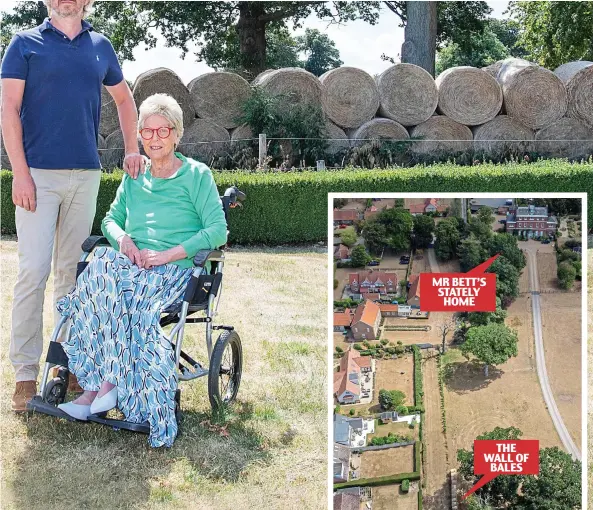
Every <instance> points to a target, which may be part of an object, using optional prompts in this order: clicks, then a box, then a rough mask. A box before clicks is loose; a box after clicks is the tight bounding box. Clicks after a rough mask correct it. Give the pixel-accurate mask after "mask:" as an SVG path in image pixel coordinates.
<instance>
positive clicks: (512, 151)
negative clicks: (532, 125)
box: [473, 115, 535, 157]
mask: <svg viewBox="0 0 593 510" xmlns="http://www.w3.org/2000/svg"><path fill="white" fill-rule="evenodd" d="M473 134H474V151H475V152H476V153H477V154H478V155H481V154H485V155H488V156H494V157H504V156H520V155H523V154H525V153H526V152H531V151H532V150H533V143H532V142H533V139H534V136H535V135H534V133H533V131H532V130H531V129H529V128H528V127H527V126H524V125H523V124H521V123H519V122H517V121H516V120H514V119H512V118H511V117H509V116H508V115H498V116H496V117H494V119H492V120H491V121H489V122H486V123H485V124H482V125H481V126H477V127H475V128H473Z"/></svg>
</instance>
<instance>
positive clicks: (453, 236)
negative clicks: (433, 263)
mask: <svg viewBox="0 0 593 510" xmlns="http://www.w3.org/2000/svg"><path fill="white" fill-rule="evenodd" d="M457 227H458V223H457V220H456V219H455V218H445V219H444V220H443V221H441V222H439V224H438V225H437V226H436V228H435V236H436V240H435V243H434V251H435V253H436V256H437V257H438V258H439V259H441V260H449V259H451V258H453V257H454V256H455V254H456V253H457V245H458V244H459V241H460V239H461V236H460V234H459V230H458V229H457Z"/></svg>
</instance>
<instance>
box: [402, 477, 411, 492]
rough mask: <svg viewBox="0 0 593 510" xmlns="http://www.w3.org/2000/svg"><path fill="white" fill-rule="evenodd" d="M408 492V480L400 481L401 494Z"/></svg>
mask: <svg viewBox="0 0 593 510" xmlns="http://www.w3.org/2000/svg"><path fill="white" fill-rule="evenodd" d="M409 490H410V480H408V479H407V478H406V479H405V480H403V481H402V492H408V491H409Z"/></svg>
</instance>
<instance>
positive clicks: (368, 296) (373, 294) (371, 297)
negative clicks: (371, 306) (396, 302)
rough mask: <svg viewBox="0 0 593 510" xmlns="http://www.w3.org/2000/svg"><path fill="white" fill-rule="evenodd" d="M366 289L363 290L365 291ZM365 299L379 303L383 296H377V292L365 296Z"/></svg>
mask: <svg viewBox="0 0 593 510" xmlns="http://www.w3.org/2000/svg"><path fill="white" fill-rule="evenodd" d="M364 290H366V289H363V291H364ZM365 299H368V300H370V301H379V299H381V295H380V294H377V293H376V292H368V293H366V295H365Z"/></svg>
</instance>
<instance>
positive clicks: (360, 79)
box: [2, 59, 593, 169]
mask: <svg viewBox="0 0 593 510" xmlns="http://www.w3.org/2000/svg"><path fill="white" fill-rule="evenodd" d="M256 86H257V87H261V88H262V89H263V90H264V91H266V92H268V93H271V94H292V95H293V98H294V99H293V100H294V101H295V102H301V103H307V104H312V105H317V106H320V107H321V108H322V109H323V112H324V114H325V116H326V119H327V122H326V132H327V136H328V138H331V139H333V141H330V142H329V144H328V149H327V153H328V155H331V154H335V153H336V152H339V151H347V150H349V149H354V148H357V147H360V146H361V145H363V144H365V143H366V142H367V141H369V140H371V139H380V140H392V141H401V140H403V141H407V144H408V145H407V149H406V150H408V151H409V152H410V154H412V155H414V156H416V157H417V159H415V160H414V161H416V162H418V161H422V162H426V161H437V160H442V159H444V158H447V157H450V156H455V155H460V154H464V155H469V158H470V161H471V160H474V159H478V160H483V159H493V160H495V161H496V160H501V159H504V158H509V157H514V158H521V159H522V158H523V157H524V156H525V155H529V156H531V157H533V156H541V157H565V158H569V159H577V160H578V159H583V158H589V157H590V156H591V155H592V154H593V62H571V63H568V64H564V65H562V66H560V67H559V68H558V69H556V70H555V71H554V72H552V71H550V70H547V69H544V68H542V67H540V66H537V65H535V64H533V63H531V62H527V61H525V60H521V59H507V60H504V61H500V62H497V63H495V64H493V65H491V66H488V67H486V68H484V69H477V68H473V67H455V68H451V69H448V70H446V71H445V72H443V73H442V74H441V75H440V76H438V77H437V78H436V80H435V79H433V78H432V77H431V76H430V74H428V73H427V72H426V71H424V70H423V69H421V68H419V67H417V66H414V65H412V64H395V65H393V66H392V67H390V68H389V69H387V70H386V71H384V72H383V73H382V74H381V75H379V76H377V77H375V78H374V77H372V76H370V75H369V74H368V73H366V72H365V71H363V70H361V69H356V68H353V67H347V66H344V67H340V68H338V69H333V70H331V71H328V72H327V73H325V74H324V75H322V76H321V77H319V78H317V77H315V76H314V75H313V74H311V73H309V72H307V71H305V70H303V69H299V68H287V69H278V70H268V71H265V72H263V73H261V74H260V75H259V76H257V77H256V78H255V79H254V80H253V82H252V83H248V82H247V81H246V80H245V79H243V78H242V77H240V76H238V75H236V74H233V73H228V72H212V73H206V74H203V75H201V76H198V77H196V78H194V79H193V80H191V82H190V83H189V84H188V85H187V86H186V85H185V84H184V83H183V82H182V81H181V79H180V78H179V77H178V76H177V75H176V74H175V73H174V72H173V71H170V70H169V69H165V68H158V69H152V70H150V71H147V72H145V73H143V74H141V75H140V76H138V78H137V79H136V81H135V83H134V84H133V94H134V98H135V100H136V103H137V105H138V106H139V105H140V104H141V103H142V101H143V100H144V99H146V98H147V97H148V96H150V95H151V94H154V93H157V92H164V93H168V94H170V95H172V96H173V97H174V98H175V99H176V100H177V101H178V102H179V104H180V105H181V107H182V110H183V116H184V125H185V134H184V136H183V139H182V140H181V145H180V148H179V149H180V151H181V152H183V153H184V154H186V155H187V156H190V157H194V158H196V159H199V160H201V161H204V162H205V163H210V162H211V161H212V160H213V158H215V157H216V156H218V155H220V154H222V153H224V152H225V151H229V149H232V148H233V146H235V147H237V144H238V141H239V140H245V139H251V138H253V137H254V136H255V137H257V135H258V133H252V132H251V130H250V128H249V127H248V126H244V125H243V126H241V125H239V124H238V122H237V119H238V117H240V115H241V113H242V111H241V106H242V104H243V103H244V102H245V100H247V99H248V98H249V97H250V95H251V93H252V91H253V88H254V87H256ZM99 151H100V155H101V162H102V165H103V166H104V168H106V169H112V168H115V167H121V164H122V159H123V138H122V135H121V132H120V131H119V123H118V117H117V110H116V108H115V105H114V103H113V101H112V99H111V97H110V96H109V94H108V93H107V92H106V91H104V93H103V105H102V110H101V124H100V139H99ZM7 163H8V161H7V158H3V159H2V166H3V167H5V168H6V167H7V166H8V165H7Z"/></svg>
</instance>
